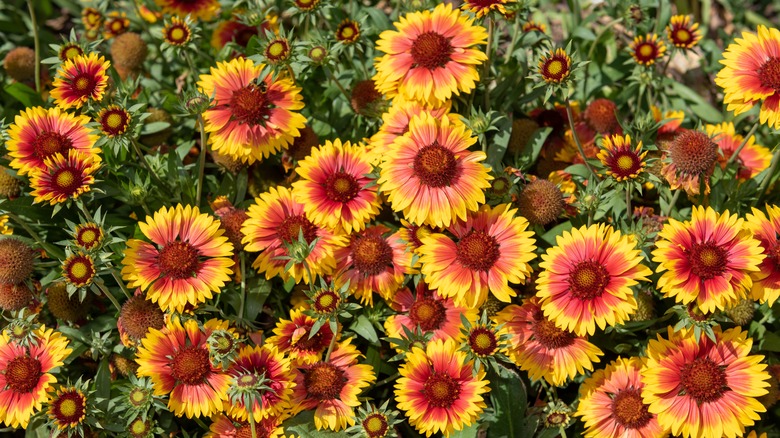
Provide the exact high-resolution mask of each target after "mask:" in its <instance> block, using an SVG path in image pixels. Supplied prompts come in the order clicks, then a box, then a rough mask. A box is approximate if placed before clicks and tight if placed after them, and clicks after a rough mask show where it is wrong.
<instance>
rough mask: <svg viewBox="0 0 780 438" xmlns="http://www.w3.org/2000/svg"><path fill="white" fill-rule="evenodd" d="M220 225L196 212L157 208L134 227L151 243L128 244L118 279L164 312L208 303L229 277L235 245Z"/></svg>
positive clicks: (195, 209) (189, 207)
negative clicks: (137, 290) (139, 292)
mask: <svg viewBox="0 0 780 438" xmlns="http://www.w3.org/2000/svg"><path fill="white" fill-rule="evenodd" d="M219 225H220V222H219V221H218V220H216V219H214V218H213V217H212V216H210V215H208V214H206V213H201V212H200V210H199V209H198V207H192V206H189V205H188V206H186V207H184V206H182V205H181V204H178V205H177V206H176V207H171V208H166V207H163V208H161V209H160V210H158V211H156V212H155V213H154V216H147V218H146V222H139V223H138V227H139V228H140V230H141V233H143V235H144V236H146V237H147V238H148V239H149V240H151V243H150V242H146V241H143V240H139V239H129V240H128V241H127V249H126V250H125V257H124V259H123V260H122V264H123V265H124V267H123V268H122V278H124V280H125V281H127V282H128V287H131V288H135V287H139V288H141V290H143V291H146V296H147V299H149V300H151V301H153V302H156V303H157V304H159V306H160V308H161V309H163V310H165V311H177V312H182V311H183V310H184V307H185V306H186V305H191V306H197V305H198V304H200V303H202V302H204V301H206V300H207V299H211V298H212V297H213V294H214V293H219V292H220V290H221V288H223V287H224V286H225V283H226V282H228V281H229V280H230V274H232V273H233V271H232V270H231V269H230V268H231V267H232V266H233V259H232V257H233V245H231V244H230V242H228V238H227V237H225V236H224V235H223V234H224V230H222V229H221V228H220V227H219Z"/></svg>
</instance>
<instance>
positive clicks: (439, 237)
mask: <svg viewBox="0 0 780 438" xmlns="http://www.w3.org/2000/svg"><path fill="white" fill-rule="evenodd" d="M515 213H517V210H516V209H509V205H508V204H501V205H499V206H496V207H495V208H491V207H490V206H489V205H485V206H483V207H482V208H480V209H479V211H477V212H476V213H471V214H469V215H468V217H467V219H466V220H465V221H457V222H455V223H453V224H452V226H450V227H449V228H448V229H447V230H448V231H449V232H450V233H451V234H452V235H453V236H455V239H456V240H457V242H456V241H453V239H451V238H450V237H448V236H447V235H445V234H441V233H433V234H431V235H429V236H426V237H423V238H422V243H423V244H422V246H421V247H420V249H419V253H420V254H421V257H420V263H422V268H421V269H420V270H421V272H422V273H423V274H424V275H425V281H426V283H428V285H429V286H430V287H431V289H437V290H438V292H439V294H440V295H441V296H443V297H453V298H454V299H455V302H456V303H458V304H460V305H463V306H467V307H479V306H481V305H482V304H483V303H484V302H485V301H486V300H487V298H488V292H490V293H492V294H493V295H494V296H495V297H496V298H498V299H499V300H500V301H503V302H509V301H511V297H513V296H515V295H517V292H515V291H514V290H513V289H512V288H511V287H510V286H509V283H510V282H511V283H523V282H524V281H525V279H526V278H528V277H529V276H530V275H531V265H530V264H529V262H530V261H531V260H533V259H534V258H535V257H536V254H534V251H535V250H536V245H535V244H534V240H533V232H531V231H528V221H527V220H526V219H525V218H524V217H522V216H516V215H515Z"/></svg>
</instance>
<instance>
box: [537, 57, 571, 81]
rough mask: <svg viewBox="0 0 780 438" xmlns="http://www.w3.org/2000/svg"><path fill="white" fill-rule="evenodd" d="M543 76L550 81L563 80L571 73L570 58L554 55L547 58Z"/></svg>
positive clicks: (543, 66) (543, 67) (542, 72)
mask: <svg viewBox="0 0 780 438" xmlns="http://www.w3.org/2000/svg"><path fill="white" fill-rule="evenodd" d="M541 74H542V78H544V80H546V81H548V82H561V81H562V80H563V79H565V78H566V76H568V75H569V60H568V59H566V58H564V57H562V56H559V55H553V56H552V57H550V58H548V59H546V60H545V61H544V63H543V64H542V68H541Z"/></svg>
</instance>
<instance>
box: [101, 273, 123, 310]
mask: <svg viewBox="0 0 780 438" xmlns="http://www.w3.org/2000/svg"><path fill="white" fill-rule="evenodd" d="M95 284H96V285H97V287H98V289H100V291H101V292H103V295H105V296H106V298H108V300H109V301H111V304H113V305H114V307H116V310H117V312H121V311H122V306H120V305H119V302H118V301H117V300H116V297H115V296H114V294H112V293H111V291H109V290H108V289H106V285H105V284H103V281H102V280H98V281H95Z"/></svg>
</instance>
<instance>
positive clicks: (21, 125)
mask: <svg viewBox="0 0 780 438" xmlns="http://www.w3.org/2000/svg"><path fill="white" fill-rule="evenodd" d="M88 123H89V117H87V116H75V115H73V114H68V113H66V112H63V111H61V110H60V109H59V108H49V109H46V108H41V107H34V108H27V109H25V110H24V111H22V112H21V113H20V114H18V115H17V116H16V118H15V119H14V123H13V124H11V126H9V127H8V136H9V140H8V143H7V147H8V154H9V155H10V156H11V157H12V160H11V163H10V166H11V168H13V169H16V170H18V171H19V174H20V175H26V174H28V173H30V172H32V171H33V169H41V170H44V169H46V164H45V163H44V161H45V160H46V159H47V158H49V157H52V156H53V155H55V154H58V153H59V154H62V155H63V156H67V155H68V151H69V150H71V149H74V150H76V151H78V152H81V153H83V154H86V155H97V154H98V153H99V152H100V149H98V148H95V147H94V146H95V142H96V141H97V139H98V136H97V135H93V134H92V133H91V130H90V129H89V128H88V127H87V124H88Z"/></svg>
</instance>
